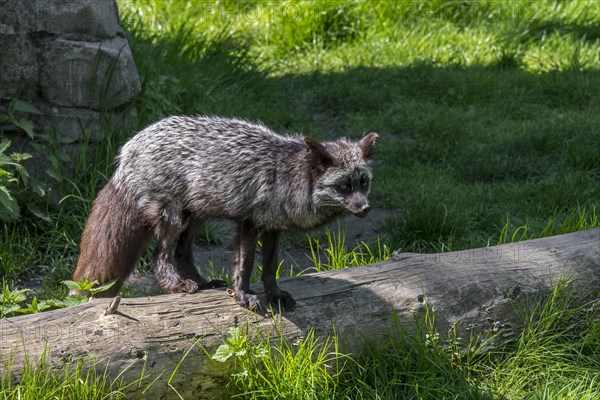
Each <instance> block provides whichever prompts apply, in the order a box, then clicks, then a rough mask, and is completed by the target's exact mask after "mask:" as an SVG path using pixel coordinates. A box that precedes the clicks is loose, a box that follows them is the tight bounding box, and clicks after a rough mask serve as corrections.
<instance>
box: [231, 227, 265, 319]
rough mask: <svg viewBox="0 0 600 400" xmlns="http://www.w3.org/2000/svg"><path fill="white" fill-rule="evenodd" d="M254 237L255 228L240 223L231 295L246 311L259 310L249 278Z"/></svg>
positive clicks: (255, 240) (254, 247) (252, 265)
mask: <svg viewBox="0 0 600 400" xmlns="http://www.w3.org/2000/svg"><path fill="white" fill-rule="evenodd" d="M256 236H257V232H256V228H255V227H254V226H253V225H252V224H251V223H249V222H245V221H241V222H240V224H239V227H238V237H237V246H236V249H235V270H234V271H233V294H234V298H235V300H236V301H237V302H238V304H239V305H241V306H242V307H245V308H248V309H253V308H257V309H260V302H259V301H258V296H257V295H256V294H255V293H254V292H252V291H251V290H250V276H251V275H252V268H254V252H255V251H256V242H257V237H256Z"/></svg>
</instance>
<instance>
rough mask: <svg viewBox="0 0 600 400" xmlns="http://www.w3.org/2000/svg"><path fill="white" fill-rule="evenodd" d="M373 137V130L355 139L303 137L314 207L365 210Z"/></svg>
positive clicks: (360, 212)
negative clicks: (307, 154)
mask: <svg viewBox="0 0 600 400" xmlns="http://www.w3.org/2000/svg"><path fill="white" fill-rule="evenodd" d="M377 139H379V135H378V134H376V133H375V132H371V133H369V134H367V135H366V136H365V137H363V138H362V139H361V140H359V141H358V142H356V141H351V140H348V139H345V138H342V139H338V140H336V141H333V142H318V141H317V140H315V139H313V138H311V137H305V138H304V142H305V143H306V145H307V146H308V151H309V160H310V161H309V162H310V164H311V167H312V169H313V200H314V203H315V204H316V206H317V207H325V208H330V209H334V210H336V211H348V212H350V213H352V214H353V215H356V216H358V217H361V218H363V217H365V216H366V215H367V214H368V213H369V210H370V209H371V207H370V206H369V200H368V198H367V196H368V194H369V191H370V190H371V181H372V179H373V174H372V172H371V168H370V164H371V156H372V154H373V149H374V147H375V143H376V142H377Z"/></svg>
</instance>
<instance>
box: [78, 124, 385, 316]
mask: <svg viewBox="0 0 600 400" xmlns="http://www.w3.org/2000/svg"><path fill="white" fill-rule="evenodd" d="M377 139H378V135H377V134H375V133H370V134H368V135H366V136H365V137H364V138H363V139H362V140H361V141H358V142H357V141H352V140H349V139H345V138H340V139H337V140H335V141H330V142H318V141H316V140H314V139H312V138H310V137H301V136H282V135H278V134H276V133H274V132H273V131H271V130H270V129H269V128H267V127H266V126H264V125H262V124H258V123H250V122H247V121H243V120H239V119H227V118H219V117H169V118H166V119H163V120H161V121H159V122H157V123H155V124H153V125H150V126H149V127H147V128H146V129H144V130H142V131H141V132H139V133H138V134H137V135H135V136H134V137H133V138H131V139H130V140H129V141H128V142H127V143H126V144H125V145H124V146H123V148H122V149H121V151H120V154H119V156H118V166H117V169H116V170H115V172H114V175H113V176H112V178H111V180H110V182H109V184H111V185H112V186H114V190H116V192H117V193H120V194H121V195H122V196H123V197H124V198H126V199H128V201H130V202H131V206H132V207H133V208H135V210H136V212H137V213H138V214H139V216H140V217H141V218H142V219H143V220H144V224H145V225H146V226H148V227H149V228H150V230H151V231H152V232H153V233H154V236H155V237H156V238H157V247H156V250H155V257H156V264H157V265H156V274H157V278H158V279H159V281H160V283H161V285H162V286H163V288H165V289H166V290H168V291H187V292H193V291H195V290H197V289H198V285H200V287H201V288H204V287H211V285H209V284H207V282H206V281H205V280H204V279H202V278H201V277H200V276H199V275H198V273H197V270H196V268H195V266H194V265H193V257H192V251H191V248H192V242H193V238H194V233H195V230H197V228H198V225H199V224H200V223H201V222H202V221H204V220H205V219H207V218H211V217H225V218H231V219H234V220H236V221H238V222H239V230H238V245H237V248H236V268H235V271H234V293H235V297H236V300H237V301H238V303H240V304H241V305H243V306H245V307H249V308H251V307H254V306H258V305H259V304H258V299H257V297H256V296H255V295H254V294H253V293H252V292H251V291H250V289H249V280H250V273H251V271H252V267H253V264H254V250H255V246H256V241H257V239H258V237H259V236H260V238H261V239H262V241H263V264H264V266H263V281H264V284H265V289H266V292H267V298H268V300H269V302H272V303H277V302H281V303H282V306H283V307H284V308H286V309H293V308H294V305H295V302H294V300H293V298H292V297H291V296H290V295H289V293H286V292H283V291H281V290H280V289H279V288H278V286H277V283H276V282H275V269H276V266H277V247H278V240H279V233H280V232H281V231H286V230H305V229H309V228H313V227H316V226H319V225H321V224H323V223H326V222H328V221H330V220H332V219H333V218H335V217H336V216H338V215H341V214H344V213H346V212H351V213H353V214H355V215H358V216H361V217H362V216H365V215H366V213H367V212H368V210H369V203H368V200H367V195H368V193H369V191H370V188H371V180H372V172H371V167H370V157H371V154H372V150H373V147H374V144H375V142H376V141H377ZM107 186H108V185H107ZM99 207H100V206H99ZM91 218H92V217H90V219H91ZM88 224H89V225H92V224H91V223H90V221H88ZM86 229H87V227H86ZM84 235H85V233H84ZM92 241H93V240H92ZM176 243H177V246H176V249H175V254H174V255H173V252H172V247H173V245H174V244H176ZM91 245H94V244H93V243H91ZM82 251H83V244H82ZM94 268H101V267H94ZM123 268H125V267H123ZM126 268H131V267H130V266H127V267H126ZM79 269H80V267H79V265H78V270H79ZM85 269H86V267H85V266H82V267H81V270H82V271H83V270H85ZM87 269H90V268H87ZM130 270H131V269H130ZM130 270H129V271H130ZM218 284H221V282H218ZM213 286H214V285H213Z"/></svg>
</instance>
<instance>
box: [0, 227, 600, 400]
mask: <svg viewBox="0 0 600 400" xmlns="http://www.w3.org/2000/svg"><path fill="white" fill-rule="evenodd" d="M561 276H570V277H571V279H572V280H573V284H574V285H576V286H577V287H579V288H581V289H582V290H591V291H594V293H597V291H598V290H599V289H600V279H599V278H600V229H593V230H588V231H582V232H576V233H572V234H567V235H561V236H554V237H549V238H544V239H538V240H531V241H525V242H519V243H513V244H506V245H501V246H493V247H486V248H479V249H470V250H464V251H458V252H449V253H442V254H413V253H397V254H394V256H393V257H392V258H391V259H389V260H387V261H384V262H381V263H378V264H373V265H369V266H365V267H360V268H352V269H345V270H338V271H331V272H324V273H319V274H309V275H305V276H300V277H295V278H284V279H281V280H280V284H281V287H282V288H283V289H285V290H287V291H289V292H291V293H292V294H293V295H294V297H295V298H296V300H297V309H296V311H294V312H284V313H283V314H281V315H276V316H275V317H273V316H271V315H270V314H268V313H265V312H258V313H255V312H250V311H247V310H245V309H242V308H240V307H239V306H238V305H236V303H235V302H234V301H233V300H232V299H231V298H229V297H228V296H227V295H226V292H225V291H224V290H206V291H202V292H200V293H196V294H190V295H188V294H180V295H163V296H155V297H143V298H124V299H122V300H121V303H120V304H117V305H118V307H117V305H115V304H112V306H111V299H97V300H93V301H91V302H89V303H87V304H83V305H80V306H76V307H71V308H68V309H60V310H54V311H50V312H45V313H41V314H35V315H27V316H22V317H15V318H8V319H5V320H1V321H0V343H1V344H0V366H1V367H2V368H6V365H7V363H8V362H9V361H8V360H10V359H12V360H13V361H12V369H11V374H12V375H13V378H14V379H18V377H19V376H20V374H21V373H22V370H23V365H24V364H25V361H24V360H25V358H26V357H28V358H29V359H30V360H37V359H38V358H39V357H40V355H42V354H43V352H44V350H45V349H47V350H46V353H47V355H48V356H49V362H51V363H52V365H54V366H56V367H60V366H61V365H62V364H64V363H66V362H68V360H70V359H71V358H72V357H75V358H79V357H85V356H93V357H95V358H96V359H97V360H108V361H109V364H108V371H109V372H110V373H111V374H112V375H113V376H117V375H118V374H121V373H122V377H123V378H124V379H125V380H126V381H134V380H138V379H139V378H140V376H141V375H142V371H144V372H143V374H144V376H145V381H144V382H148V383H149V382H150V381H153V380H156V381H155V383H154V384H153V385H152V386H151V387H150V389H148V392H146V393H145V394H144V397H145V398H153V399H158V398H173V397H176V393H175V392H174V390H173V388H174V389H176V390H177V392H179V394H181V396H183V398H186V399H187V398H194V399H198V398H218V397H219V393H222V390H223V382H224V377H225V376H226V374H227V371H226V370H225V369H224V368H223V367H222V365H217V364H215V363H214V362H212V361H211V360H210V358H209V357H208V356H207V355H206V353H208V354H213V353H214V351H215V350H216V348H217V347H218V346H219V345H221V344H222V340H223V337H225V336H226V335H227V332H228V330H229V328H231V327H234V326H247V327H248V329H250V330H254V329H259V330H261V331H263V332H272V331H273V326H274V324H276V326H277V327H278V329H279V331H280V332H281V333H282V334H283V335H285V336H286V337H287V338H290V339H295V338H297V337H301V336H303V335H305V334H306V332H307V331H308V330H309V329H311V328H312V329H315V331H316V332H317V334H320V335H328V334H331V333H332V332H333V328H334V327H335V329H336V330H337V333H338V335H339V336H340V338H341V340H342V341H343V343H344V345H345V350H347V351H358V350H359V349H360V346H361V344H363V343H364V340H365V339H370V340H374V339H377V338H382V336H384V335H386V334H388V333H389V329H388V328H389V323H390V319H391V317H392V312H395V313H396V315H397V317H398V319H399V321H400V322H401V323H402V324H403V325H404V326H407V327H410V326H411V325H412V324H414V315H415V314H419V313H422V312H423V311H424V308H425V303H427V304H428V305H429V306H432V307H433V308H434V309H435V313H436V324H437V328H438V330H439V331H440V332H443V331H445V330H447V329H449V328H450V327H452V326H455V327H456V328H457V329H458V330H459V331H460V332H463V333H464V332H472V333H477V332H482V331H485V330H487V329H490V328H494V329H497V328H502V327H508V328H509V329H514V325H512V324H513V322H512V321H513V320H514V318H513V316H514V313H513V309H512V305H511V302H512V301H513V300H514V299H515V298H519V297H520V296H526V295H529V294H538V293H544V292H545V291H547V290H548V289H549V288H550V287H551V286H552V285H553V283H555V282H556V280H557V279H558V278H559V277H561ZM255 290H256V291H257V292H258V293H259V295H261V296H263V293H262V291H261V290H260V289H259V287H258V286H257V287H256V288H255ZM262 301H263V304H264V302H265V300H264V296H263V297H262ZM107 310H108V312H107ZM195 343H196V345H195ZM202 348H203V349H202ZM190 349H192V350H191V352H190V353H189V354H188V355H187V357H186V358H185V360H184V362H183V363H182V364H181V365H180V366H179V368H178V369H177V366H178V364H179V363H180V362H181V360H182V359H183V358H184V354H185V353H186V352H187V351H188V350H190ZM205 351H206V353H205ZM101 364H102V363H99V364H98V365H101ZM104 365H106V364H105V363H104ZM176 369H177V373H176V374H175V375H174V377H173V378H172V379H171V382H170V385H168V384H167V382H168V380H169V379H170V377H171V373H172V372H173V371H174V370H176ZM123 371H125V372H123ZM142 386H144V385H143V384H142Z"/></svg>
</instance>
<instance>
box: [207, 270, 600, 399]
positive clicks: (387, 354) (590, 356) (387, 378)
mask: <svg viewBox="0 0 600 400" xmlns="http://www.w3.org/2000/svg"><path fill="white" fill-rule="evenodd" d="M582 304H583V305H582ZM514 307H515V313H517V315H519V317H520V324H521V325H522V326H523V328H522V330H521V332H520V333H518V334H517V335H515V336H513V337H512V338H511V339H508V340H507V339H506V338H503V337H502V336H501V335H500V334H495V333H493V332H487V333H484V336H483V337H479V338H474V337H473V338H469V337H462V338H461V337H459V336H457V333H456V331H455V330H450V332H448V333H444V332H438V331H437V330H436V324H435V315H434V313H433V312H432V311H431V309H430V308H429V307H427V312H426V313H425V315H424V316H423V317H420V318H418V319H416V320H415V328H414V329H413V330H411V331H408V330H407V329H406V328H405V327H404V326H402V325H401V324H400V323H399V322H398V321H397V320H393V322H392V325H391V327H390V331H389V332H390V335H389V338H388V339H384V340H382V341H381V340H380V341H377V342H371V343H367V345H366V348H365V349H364V350H363V351H362V352H361V354H360V355H358V356H356V355H355V357H354V358H350V357H349V356H348V355H347V354H344V353H343V350H341V348H343V346H340V344H339V341H340V340H342V341H343V339H340V338H338V337H337V336H336V335H334V336H333V337H330V338H328V339H325V340H323V339H318V338H316V337H315V336H314V333H313V332H310V333H309V334H308V335H307V336H306V338H303V339H302V340H301V341H297V342H293V343H292V342H290V341H288V340H286V339H285V338H283V337H282V336H281V334H278V335H275V338H271V337H270V336H269V335H259V334H253V333H252V332H248V331H247V330H246V331H243V330H240V329H239V328H235V329H234V330H233V331H232V333H231V334H230V336H229V337H227V338H225V339H224V345H223V346H221V348H219V349H218V350H217V351H216V353H215V355H214V358H215V360H217V361H224V360H226V359H229V358H232V359H233V360H234V363H233V368H232V372H231V378H230V384H229V389H230V390H231V394H232V397H234V398H235V397H240V398H245V399H266V398H298V399H303V398H311V399H374V400H375V399H377V400H383V399H561V400H562V399H576V398H583V399H600V353H599V352H598V349H599V348H600V335H599V333H600V315H599V314H598V311H599V308H598V302H597V301H595V302H593V303H586V302H585V301H584V300H583V298H582V297H581V296H580V295H579V294H576V293H574V292H573V291H572V290H571V289H570V287H569V281H568V280H565V279H563V280H560V281H559V282H557V283H556V285H555V286H554V289H553V290H551V292H550V293H548V294H547V295H546V296H544V297H537V298H525V299H524V300H522V301H520V302H519V303H515V304H514ZM486 334H487V335H488V336H487V337H486V336H485V335H486Z"/></svg>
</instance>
